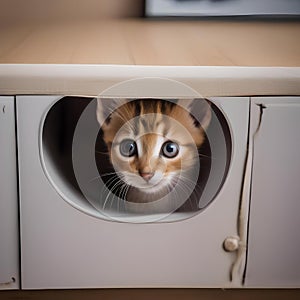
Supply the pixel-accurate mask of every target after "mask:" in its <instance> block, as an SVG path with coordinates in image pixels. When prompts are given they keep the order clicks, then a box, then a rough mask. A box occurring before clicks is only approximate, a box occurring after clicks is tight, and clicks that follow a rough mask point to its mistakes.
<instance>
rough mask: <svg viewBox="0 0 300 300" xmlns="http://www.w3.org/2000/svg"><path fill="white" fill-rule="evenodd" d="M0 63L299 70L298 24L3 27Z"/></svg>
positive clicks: (128, 22)
mask: <svg viewBox="0 0 300 300" xmlns="http://www.w3.org/2000/svg"><path fill="white" fill-rule="evenodd" d="M0 63H33V64H38V63H42V64H44V63H50V64H53V63H57V64H123V65H128V64H129V65H167V66H170V65H175V66H177V65H179V66H286V67H294V66H300V22H297V21H293V22H275V21H268V22H262V21H260V22H259V21H256V22H253V21H251V22H245V21H243V22H242V21H162V20H160V21H156V20H147V19H123V20H122V19H120V20H100V21H85V22H82V21H81V22H75V21H72V22H61V21H60V22H52V23H32V24H30V23H25V24H24V23H22V24H21V23H20V24H19V25H18V24H14V25H9V24H6V25H4V24H2V25H0Z"/></svg>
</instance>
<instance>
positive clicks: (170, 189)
mask: <svg viewBox="0 0 300 300" xmlns="http://www.w3.org/2000/svg"><path fill="white" fill-rule="evenodd" d="M231 153H232V138H231V134H230V127H229V124H228V121H227V119H226V117H225V116H224V113H223V112H222V111H221V109H220V108H219V107H218V106H217V105H216V104H214V102H213V101H211V100H208V99H203V98H190V99H181V98H179V99H162V98H116V97H114V98H101V97H100V98H87V97H63V98H61V99H60V100H58V101H57V102H56V103H54V104H53V105H52V106H51V108H50V109H49V110H48V112H47V114H46V116H45V119H44V122H43V124H42V130H41V160H42V164H43V167H44V171H45V173H46V175H47V177H48V179H49V181H50V182H51V184H52V185H53V187H54V188H55V189H56V191H57V192H58V193H59V194H60V196H61V197H62V198H63V199H64V200H66V201H67V202H68V203H69V204H71V205H72V206H74V207H76V208H77V209H79V210H81V211H83V212H85V213H87V214H89V215H92V216H95V217H97V218H100V219H105V220H111V221H119V222H134V223H147V222H171V221H180V220H184V219H187V218H190V217H192V216H195V215H197V214H199V213H201V211H203V210H204V209H206V208H207V207H208V206H209V205H210V204H211V203H212V202H213V201H214V199H216V196H217V194H218V193H219V191H220V189H221V188H222V185H223V183H224V181H225V179H226V176H227V173H228V170H229V166H230V161H231Z"/></svg>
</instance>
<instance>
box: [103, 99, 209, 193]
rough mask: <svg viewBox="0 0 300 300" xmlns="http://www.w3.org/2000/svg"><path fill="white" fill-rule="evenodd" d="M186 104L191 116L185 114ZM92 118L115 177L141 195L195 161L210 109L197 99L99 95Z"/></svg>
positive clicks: (161, 185) (168, 181) (173, 180)
mask: <svg viewBox="0 0 300 300" xmlns="http://www.w3.org/2000/svg"><path fill="white" fill-rule="evenodd" d="M120 101H121V102H120ZM120 103H121V105H120ZM192 106H194V107H195V111H196V112H197V116H193V115H192V114H191V108H192ZM193 111H194V110H193ZM97 119H98V121H99V123H100V125H101V126H102V127H101V128H102V131H103V139H104V141H105V143H106V145H107V148H108V151H109V155H110V161H111V163H112V165H113V167H114V169H115V171H116V172H117V174H118V175H119V177H120V178H121V179H122V180H123V181H124V182H125V183H127V184H128V185H130V186H133V187H135V188H137V189H139V190H140V191H143V192H144V193H155V192H159V191H160V190H162V189H164V188H166V187H168V188H170V187H171V186H172V184H174V183H176V180H178V176H180V174H181V173H182V172H183V171H185V170H188V169H190V168H192V167H193V166H194V164H195V163H196V162H197V159H198V151H197V149H198V148H199V147H201V145H202V144H203V142H204V137H205V134H204V130H205V129H206V128H207V126H208V124H209V122H210V119H211V108H210V105H209V104H208V102H207V101H206V100H203V99H199V100H179V101H178V102H177V103H174V102H170V101H165V100H154V99H144V100H134V101H128V100H127V101H126V100H113V99H99V100H98V107H97Z"/></svg>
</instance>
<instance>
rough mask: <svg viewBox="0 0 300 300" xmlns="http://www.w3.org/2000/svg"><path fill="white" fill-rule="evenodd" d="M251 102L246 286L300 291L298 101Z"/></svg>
mask: <svg viewBox="0 0 300 300" xmlns="http://www.w3.org/2000/svg"><path fill="white" fill-rule="evenodd" d="M252 101H253V102H252V112H253V114H254V115H255V114H256V115H259V114H260V119H261V121H260V126H259V122H257V125H258V128H257V130H256V133H254V135H253V143H254V161H253V181H252V183H253V185H252V197H251V207H250V228H249V248H248V264H247V274H246V285H247V286H251V287H299V286H300V256H299V253H300V250H299V249H300V97H282V98H279V97H278V98H276V97H272V98H271V97H270V98H269V97H264V98H253V99H252ZM253 119H254V118H253ZM253 119H252V120H253ZM258 120H259V118H258Z"/></svg>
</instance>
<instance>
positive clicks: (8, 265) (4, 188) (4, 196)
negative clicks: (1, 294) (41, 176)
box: [0, 97, 19, 289]
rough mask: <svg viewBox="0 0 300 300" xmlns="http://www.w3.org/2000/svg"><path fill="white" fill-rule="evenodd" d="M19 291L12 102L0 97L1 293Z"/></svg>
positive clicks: (8, 98)
mask: <svg viewBox="0 0 300 300" xmlns="http://www.w3.org/2000/svg"><path fill="white" fill-rule="evenodd" d="M18 287H19V239H18V195H17V168H16V144H15V113H14V98H13V97H0V289H15V288H18Z"/></svg>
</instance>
